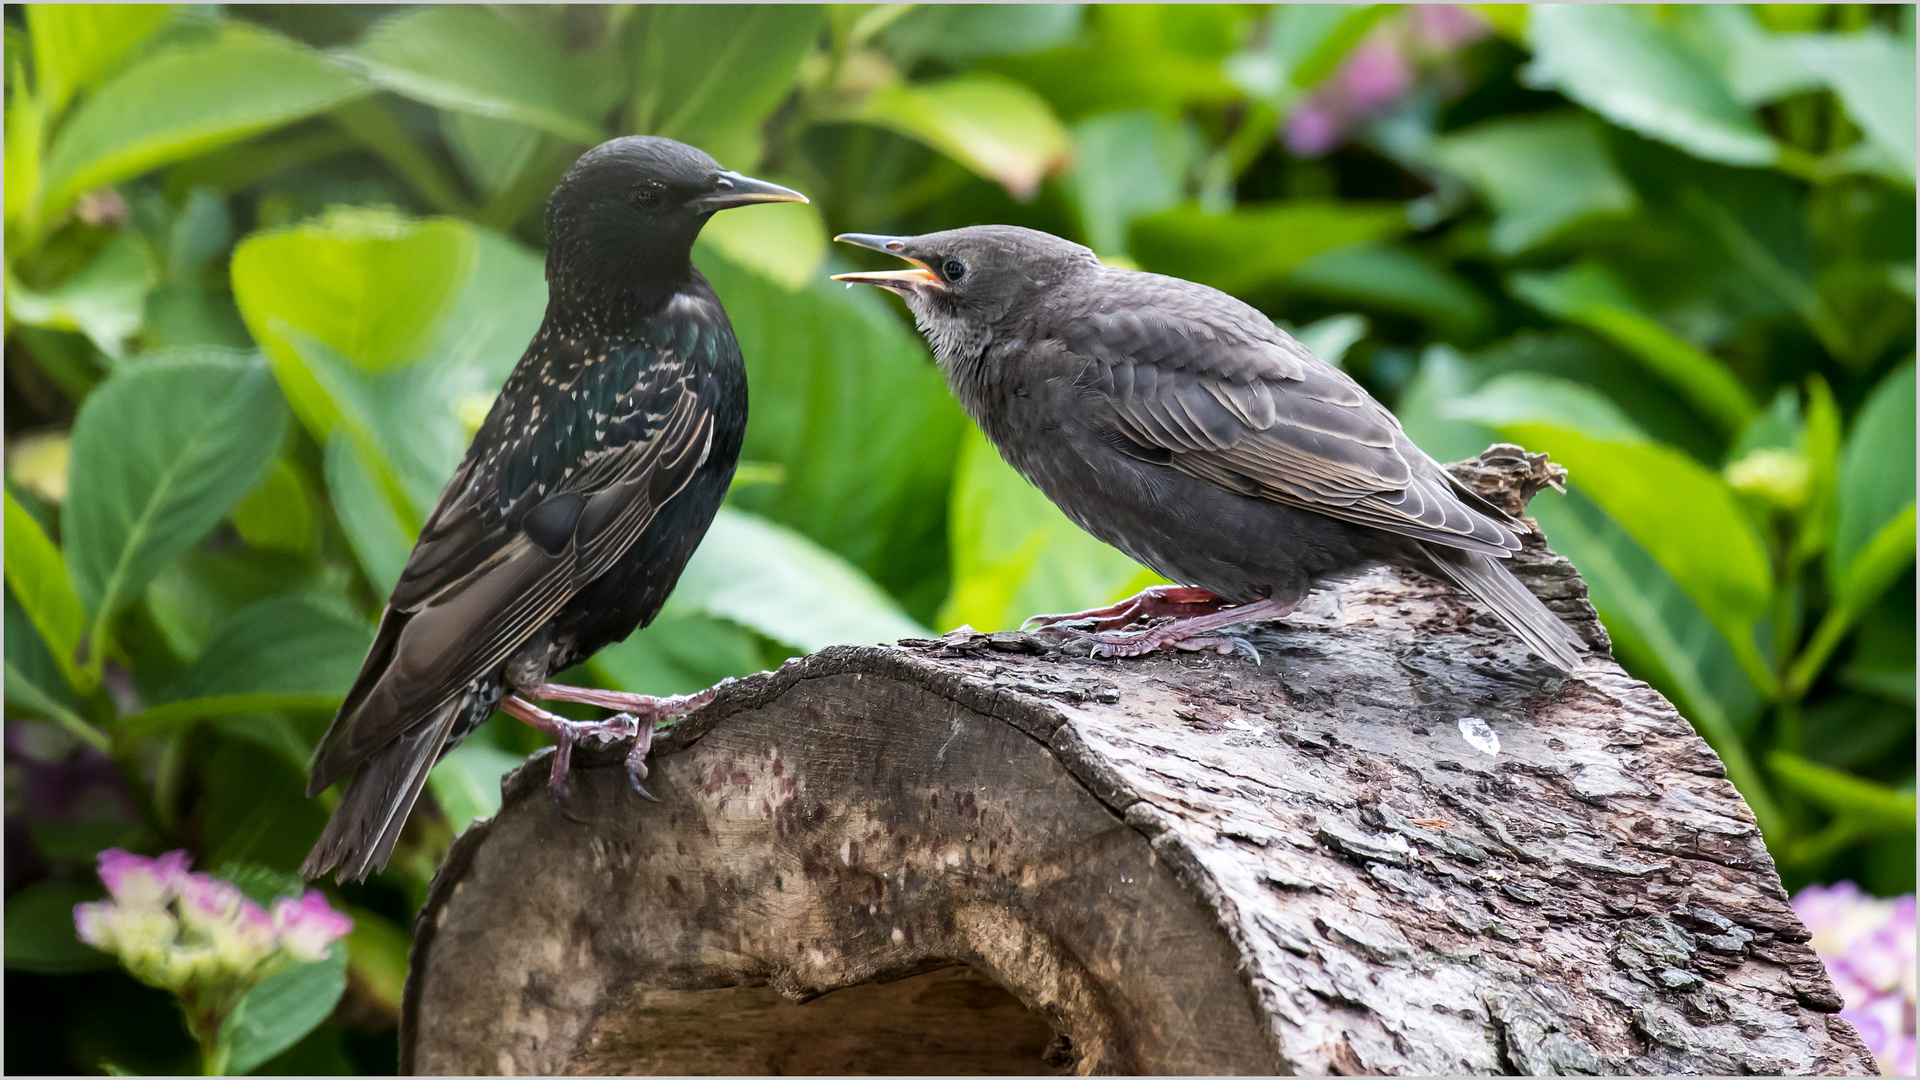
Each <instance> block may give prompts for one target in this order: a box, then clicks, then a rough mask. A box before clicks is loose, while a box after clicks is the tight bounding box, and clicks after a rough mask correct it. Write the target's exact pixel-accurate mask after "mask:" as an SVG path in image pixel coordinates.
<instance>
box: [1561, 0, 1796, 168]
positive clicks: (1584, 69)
mask: <svg viewBox="0 0 1920 1080" xmlns="http://www.w3.org/2000/svg"><path fill="white" fill-rule="evenodd" d="M1531 15H1532V17H1531V18H1530V19H1529V20H1528V22H1527V43H1528V44H1529V45H1530V46H1532V48H1533V62H1532V63H1531V64H1530V65H1528V66H1527V68H1526V70H1525V76H1524V77H1525V80H1526V82H1527V83H1528V84H1529V85H1532V86H1536V87H1540V88H1543V89H1549V88H1550V89H1556V90H1559V91H1560V92H1562V93H1564V94H1566V95H1567V96H1568V97H1570V98H1572V99H1573V100H1574V101H1577V102H1579V103H1580V104H1582V105H1585V106H1586V107H1588V108H1590V109H1592V110H1593V111H1594V112H1597V113H1599V114H1600V115H1601V116H1604V117H1606V118H1607V119H1608V120H1611V121H1613V122H1614V123H1616V124H1619V125H1620V126H1621V127H1624V128H1627V129H1629V130H1632V131H1637V132H1639V133H1640V134H1642V135H1645V136H1647V137H1648V138H1652V139H1659V140H1661V141H1662V142H1666V143H1670V144H1671V145H1674V146H1677V147H1679V148H1680V149H1682V150H1685V151H1687V152H1688V153H1690V154H1693V155H1695V156H1697V157H1702V158H1706V159H1708V160H1709V161H1721V162H1725V163H1727V164H1729V165H1771V164H1773V162H1774V161H1775V160H1776V159H1777V158H1778V157H1779V147H1778V146H1777V145H1776V144H1775V143H1774V141H1773V140H1772V139H1771V138H1769V137H1768V136H1767V134H1766V132H1765V131H1763V130H1761V128H1760V125H1759V124H1758V123H1756V122H1755V121H1754V118H1753V115H1752V114H1751V113H1749V112H1748V111H1747V110H1746V109H1745V108H1744V107H1743V106H1742V105H1741V104H1740V102H1739V101H1737V100H1736V99H1735V97H1734V94H1733V91H1732V90H1731V89H1729V88H1728V86H1727V85H1726V83H1725V82H1723V81H1722V80H1721V77H1720V74H1719V72H1718V71H1716V70H1715V69H1714V67H1713V65H1711V64H1710V63H1708V62H1707V61H1706V60H1704V59H1703V58H1701V57H1700V56H1698V55H1696V54H1694V53H1693V52H1692V51H1691V50H1689V49H1688V48H1687V47H1686V46H1685V45H1684V44H1682V43H1681V42H1680V41H1679V40H1678V39H1676V38H1674V37H1672V36H1670V35H1668V34H1666V33H1665V32H1663V31H1662V29H1661V27H1660V26H1659V25H1658V24H1657V23H1656V22H1655V21H1654V19H1653V18H1651V17H1649V15H1648V14H1647V13H1645V12H1643V11H1640V10H1637V9H1634V8H1631V7H1625V6H1619V5H1613V4H1543V5H1540V6H1539V7H1536V8H1534V9H1532V11H1531Z"/></svg>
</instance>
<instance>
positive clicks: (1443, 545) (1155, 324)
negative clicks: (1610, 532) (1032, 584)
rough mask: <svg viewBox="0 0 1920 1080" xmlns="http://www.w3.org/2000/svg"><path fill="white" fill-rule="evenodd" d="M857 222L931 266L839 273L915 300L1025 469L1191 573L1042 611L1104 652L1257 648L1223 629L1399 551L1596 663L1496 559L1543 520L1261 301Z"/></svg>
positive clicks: (998, 235) (1544, 648) (1573, 658)
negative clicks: (1475, 477) (1503, 499)
mask: <svg viewBox="0 0 1920 1080" xmlns="http://www.w3.org/2000/svg"><path fill="white" fill-rule="evenodd" d="M838 239H840V240H842V241H845V242H847V243H850V244H858V245H860V246H861V247H867V248H872V249H874V250H876V251H884V252H887V253H889V254H892V255H897V256H899V257H901V258H903V259H905V260H907V261H908V262H911V263H914V264H915V266H914V268H913V269H907V270H890V271H882V272H877V273H858V274H841V275H838V277H837V280H840V281H847V282H862V283H865V284H869V285H878V286H882V287H884V288H887V289H890V290H892V291H894V292H897V293H899V294H900V295H901V296H902V297H904V298H905V300H906V302H907V305H908V307H910V308H911V309H912V310H913V315H914V318H915V320H916V321H917V322H918V323H919V326H920V330H921V332H922V333H924V334H925V335H926V336H927V340H928V341H929V342H930V343H931V344H932V346H933V351H934V356H935V357H936V359H937V360H938V361H939V364H940V368H941V370H942V371H943V372H945V374H946V377H947V383H948V385H949V386H950V387H951V388H952V390H953V393H954V395H955V396H956V397H958V398H959V399H960V403H961V405H962V406H963V407H964V408H965V409H966V411H967V413H968V414H969V415H971V416H972V417H973V419H974V421H975V422H976V423H978V424H979V425H980V428H981V430H982V431H984V432H985V433H986V435H987V438H988V439H990V440H991V441H992V442H993V444H994V446H996V447H997V448H999V451H1000V453H1001V455H1002V456H1003V457H1005V458H1006V460H1007V462H1008V463H1009V464H1011V465H1012V466H1013V467H1014V468H1015V469H1017V470H1018V471H1019V472H1020V474H1021V475H1022V476H1025V477H1026V478H1027V479H1028V480H1030V481H1032V482H1033V484H1034V485H1035V486H1036V487H1038V488H1039V489H1040V490H1041V491H1043V492H1045V493H1046V495H1047V497H1048V498H1050V499H1052V500H1053V501H1054V503H1055V504H1056V505H1058V506H1059V507H1060V509H1061V510H1063V511H1065V512H1066V514H1067V516H1068V517H1070V518H1072V519H1073V521H1074V522H1075V523H1076V524H1078V525H1079V526H1080V527H1081V528H1083V529H1085V530H1087V531H1088V532H1090V533H1092V534H1093V535H1095V536H1097V537H1099V538H1100V539H1102V540H1104V541H1106V542H1107V543H1109V544H1112V545H1113V546H1115V547H1117V548H1119V549H1120V550H1121V551H1124V552H1126V553H1127V554H1128V555H1130V556H1132V557H1133V558H1135V559H1137V560H1139V561H1140V562H1142V563H1144V564H1146V565H1147V566H1150V567H1152V568H1153V569H1154V570H1156V571H1158V572H1159V573H1161V574H1162V575H1164V576H1166V577H1168V578H1170V579H1172V580H1174V581H1177V582H1182V583H1184V587H1164V586H1163V587H1160V588H1157V589H1150V590H1148V591H1147V592H1144V593H1142V594H1141V595H1139V596H1137V597H1134V598H1133V599H1131V600H1128V601H1125V602H1122V603H1120V604H1116V605H1114V606H1112V607H1110V608H1101V609H1096V610H1094V611H1085V612H1077V613H1074V614H1072V615H1058V616H1040V617H1039V618H1038V620H1037V621H1038V622H1039V623H1040V624H1041V626H1042V627H1043V628H1046V629H1047V630H1049V632H1052V633H1054V634H1056V635H1059V636H1063V637H1070V638H1080V639H1083V640H1086V641H1089V642H1090V643H1091V648H1092V651H1093V653H1094V654H1095V655H1107V656H1137V655H1141V654H1144V653H1148V652H1151V651H1153V650H1155V649H1159V648H1167V647H1179V648H1188V649H1217V650H1218V651H1220V652H1223V653H1225V652H1231V651H1233V649H1234V648H1235V647H1236V646H1239V647H1245V648H1246V649H1247V650H1248V651H1251V646H1247V645H1246V644H1245V642H1244V641H1241V640H1240V639H1236V638H1232V637H1228V636H1222V635H1221V633H1220V632H1221V631H1223V630H1224V629H1225V628H1227V627H1229V626H1233V625H1235V624H1238V623H1245V622H1251V621H1254V620H1257V619H1266V618H1274V617H1277V616H1280V615H1284V614H1286V613H1287V612H1289V611H1291V610H1292V609H1293V608H1294V607H1295V606H1296V605H1298V604H1299V603H1300V601H1301V600H1302V599H1303V598H1304V597H1305V596H1306V594H1307V592H1308V590H1309V589H1310V588H1311V587H1312V585H1313V583H1314V582H1315V581H1318V580H1321V579H1324V578H1327V577H1330V576H1333V575H1338V574H1341V573H1343V572H1345V571H1348V570H1352V569H1356V568H1358V567H1360V566H1363V565H1365V564H1367V563H1370V562H1375V561H1384V562H1389V563H1395V564H1399V565H1405V566H1412V567H1417V568H1419V569H1421V570H1425V571H1430V572H1437V573H1440V574H1443V575H1445V576H1446V577H1448V578H1450V579H1452V580H1453V581H1454V582H1456V583H1457V584H1459V585H1460V586H1462V587H1464V588H1465V589H1466V590H1467V591H1468V592H1470V593H1472V594H1473V595H1474V596H1476V597H1478V598H1480V600H1481V601H1482V602H1484V603H1485V604H1486V605H1487V606H1488V607H1490V608H1492V609H1493V610H1494V612H1495V613H1496V614H1498V615H1499V616H1500V617H1501V618H1502V619H1504V620H1505V621H1506V622H1507V624H1508V625H1510V626H1512V627H1513V629H1514V630H1515V631H1516V632H1517V633H1518V634H1519V635H1520V637H1521V638H1522V639H1523V640H1524V641H1525V642H1526V643H1527V644H1528V645H1529V646H1531V647H1532V648H1533V649H1534V651H1536V652H1538V653H1539V654H1540V655H1542V656H1544V657H1546V658H1547V659H1548V660H1549V661H1551V662H1552V663H1553V664H1555V665H1556V666H1558V667H1560V668H1562V669H1564V670H1572V669H1573V668H1575V667H1576V666H1577V665H1578V664H1579V663H1580V659H1581V654H1582V652H1583V650H1584V646H1583V645H1582V644H1581V642H1580V640H1579V639H1578V638H1577V637H1575V636H1574V634H1573V632H1572V631H1571V630H1569V629H1568V628H1567V626H1566V624H1565V623H1563V622H1561V621H1560V619H1559V618H1558V617H1557V616H1555V615H1554V614H1553V612H1551V611H1549V610H1548V609H1547V607H1546V606H1545V605H1544V604H1542V603H1541V602H1540V601H1539V599H1538V598H1536V597H1535V596H1534V595H1533V594H1532V593H1530V592H1528V591H1527V590H1526V588H1525V587H1524V586H1522V585H1521V584H1520V582H1519V581H1518V580H1517V579H1515V578H1514V576H1513V575H1512V574H1511V573H1509V572H1508V571H1507V569H1506V567H1505V566H1503V565H1502V564H1501V563H1500V562H1499V561H1498V560H1501V559H1505V558H1507V557H1508V556H1510V555H1512V554H1513V553H1514V552H1515V551H1517V550H1519V548H1520V539H1519V537H1520V535H1522V534H1524V533H1526V532H1527V531H1528V529H1527V526H1526V525H1525V524H1524V523H1523V522H1521V521H1519V520H1517V519H1515V518H1513V517H1511V516H1509V515H1507V514H1506V513H1504V512H1503V511H1501V510H1500V509H1499V508H1498V507H1496V506H1494V505H1493V504H1491V503H1489V502H1488V501H1487V500H1485V499H1484V498H1482V497H1480V496H1479V495H1478V494H1476V493H1474V492H1473V491H1471V490H1469V489H1468V488H1466V487H1465V486H1463V485H1462V484H1460V483H1459V482H1458V481H1456V480H1455V479H1454V478H1453V477H1452V476H1450V475H1448V473H1447V472H1446V471H1445V470H1444V469H1442V468H1441V467H1440V466H1439V465H1438V464H1437V463H1436V462H1435V461H1434V460H1433V459H1432V458H1430V457H1428V456H1427V455H1426V454H1425V453H1422V452H1421V450H1420V448H1419V447H1417V446H1415V445H1414V444H1413V442H1412V441H1411V440H1409V439H1408V438H1407V436H1406V434H1405V433H1404V432H1402V431H1401V430H1400V423H1399V421H1398V420H1396V419H1395V418H1394V416H1393V414H1392V413H1390V412H1388V411H1387V409H1386V408H1385V407H1384V406H1382V405H1381V404H1380V403H1379V402H1377V401H1375V400H1373V398H1372V397H1370V396H1368V394H1367V392H1366V391H1365V390H1363V389H1361V387H1360V384H1358V383H1356V382H1354V381H1353V380H1352V379H1351V378H1349V377H1348V376H1347V375H1346V373H1344V372H1342V371H1340V370H1339V369H1338V368H1335V367H1334V366H1333V365H1331V364H1328V363H1326V362H1325V361H1323V360H1321V359H1320V358H1318V357H1316V356H1314V355H1313V354H1312V353H1311V352H1309V351H1308V350H1307V348H1306V347H1305V346H1304V345H1302V344H1300V342H1298V341H1296V340H1295V339H1294V338H1293V337H1292V336H1291V335H1289V334H1287V333H1286V332H1285V331H1284V330H1281V329H1280V328H1279V327H1277V326H1275V325H1274V324H1273V323H1272V322H1271V321H1270V320H1269V319H1268V318H1267V317H1266V316H1265V315H1262V314H1261V313H1260V312H1259V311H1257V310H1255V309H1254V308H1252V307H1250V306H1248V305H1246V304H1244V303H1241V302H1240V301H1239V300H1236V299H1234V298H1233V297H1231V296H1228V295H1227V294H1225V293H1222V292H1219V291H1217V290H1214V289H1210V288H1207V287H1206V286H1204V285H1197V284H1195V283H1193V282H1190V281H1182V280H1180V279H1178V278H1170V277H1163V276H1161V275H1158V274H1145V273H1140V272H1137V271H1132V270H1119V269H1114V268H1112V267H1109V266H1105V265H1103V264H1102V263H1101V262H1100V261H1099V260H1098V259H1097V258H1095V257H1094V254H1093V252H1092V251H1090V250H1088V249H1086V248H1084V247H1081V246H1080V245H1078V244H1074V243H1069V242H1068V241H1065V240H1062V239H1060V238H1059V237H1056V236H1049V235H1047V234H1046V233H1042V232H1035V231H1033V230H1031V229H1019V228H1013V227H1009V226H998V225H988V226H978V227H974V228H967V229H955V230H952V231H950V232H938V233H929V234H927V235H924V236H869V235H862V234H851V233H850V234H847V235H844V236H841V237H839V238H838ZM1230 605H1231V606H1230ZM1136 626H1137V628H1134V629H1128V627H1136Z"/></svg>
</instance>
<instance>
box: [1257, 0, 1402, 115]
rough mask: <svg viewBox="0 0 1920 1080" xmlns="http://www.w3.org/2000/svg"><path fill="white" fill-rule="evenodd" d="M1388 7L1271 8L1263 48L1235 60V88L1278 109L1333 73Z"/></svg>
mask: <svg viewBox="0 0 1920 1080" xmlns="http://www.w3.org/2000/svg"><path fill="white" fill-rule="evenodd" d="M1391 10H1392V5H1389V4H1287V5H1282V6H1277V7H1275V8H1273V13H1272V16H1271V20H1272V21H1271V23H1270V25H1269V26H1268V27H1267V33H1266V40H1265V42H1264V43H1263V46H1262V47H1261V48H1259V49H1255V50H1252V51H1249V52H1244V53H1241V54H1239V55H1237V56H1234V57H1233V58H1232V60H1231V61H1230V62H1229V64H1228V65H1227V70H1228V72H1229V73H1230V75H1231V77H1232V78H1233V80H1234V82H1235V84H1237V85H1238V86H1240V87H1241V88H1242V89H1244V90H1246V92H1247V93H1249V94H1251V95H1253V96H1254V97H1257V98H1261V99H1263V100H1265V101H1266V102H1267V103H1268V104H1270V105H1273V106H1274V107H1275V108H1278V109H1282V110H1285V109H1288V108H1290V107H1291V106H1292V105H1294V104H1295V103H1296V102H1297V101H1298V100H1299V98H1300V97H1301V95H1302V92H1303V91H1305V90H1307V89H1308V88H1310V87H1312V86H1314V85H1316V84H1317V83H1319V82H1321V81H1322V80H1324V79H1325V78H1326V77H1327V76H1328V75H1331V74H1332V73H1333V70H1334V68H1335V67H1337V66H1338V65H1339V63H1340V61H1341V60H1343V59H1345V58H1346V55H1347V53H1348V52H1349V51H1351V50H1352V48H1353V47H1354V46H1355V45H1357V44H1359V42H1360V39H1361V38H1362V37H1364V36H1366V32H1367V31H1368V30H1370V29H1372V28H1373V24H1374V23H1376V22H1378V21H1379V20H1380V18H1381V16H1383V15H1385V14H1387V13H1388V12H1390V11H1391Z"/></svg>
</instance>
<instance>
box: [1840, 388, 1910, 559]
mask: <svg viewBox="0 0 1920 1080" xmlns="http://www.w3.org/2000/svg"><path fill="white" fill-rule="evenodd" d="M1914 438H1915V428H1914V369H1913V365H1911V364H1908V365H1906V366H1904V367H1902V368H1900V369H1899V370H1897V371H1895V372H1893V373H1892V374H1891V375H1888V376H1887V377H1886V378H1885V379H1883V380H1881V382H1880V385H1879V386H1877V387H1875V388H1874V391H1873V394H1872V395H1871V396H1869V397H1868V398H1867V401H1866V404H1865V405H1863V406H1861V409H1860V414H1859V416H1858V417H1857V418H1856V419H1855V420H1854V423H1853V431H1852V433H1851V434H1849V435H1848V437H1847V446H1846V450H1845V452H1844V454H1843V455H1842V457H1841V461H1840V481H1839V488H1838V492H1837V496H1838V502H1839V518H1838V524H1837V525H1836V527H1835V531H1834V537H1833V549H1832V550H1831V551H1830V552H1829V553H1828V558H1827V576H1828V581H1829V582H1831V583H1832V585H1833V587H1834V588H1835V589H1840V588H1841V587H1842V586H1843V583H1845V582H1846V581H1847V580H1848V579H1849V578H1850V577H1851V576H1852V574H1853V565H1854V562H1855V561H1856V560H1857V559H1858V558H1859V556H1860V553H1861V552H1862V551H1863V550H1864V549H1865V548H1866V547H1867V546H1868V542H1869V541H1870V540H1871V539H1872V538H1873V537H1874V536H1875V535H1876V534H1878V533H1880V532H1881V530H1882V529H1883V528H1885V526H1886V525H1887V523H1888V522H1890V521H1892V520H1893V519H1894V518H1895V517H1897V516H1898V515H1899V514H1900V512H1901V510H1902V509H1903V508H1905V507H1907V506H1909V505H1911V504H1912V503H1913V501H1914V449H1913V448H1914Z"/></svg>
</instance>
